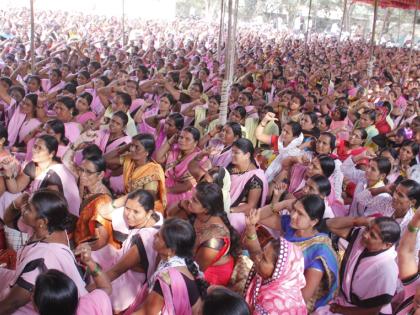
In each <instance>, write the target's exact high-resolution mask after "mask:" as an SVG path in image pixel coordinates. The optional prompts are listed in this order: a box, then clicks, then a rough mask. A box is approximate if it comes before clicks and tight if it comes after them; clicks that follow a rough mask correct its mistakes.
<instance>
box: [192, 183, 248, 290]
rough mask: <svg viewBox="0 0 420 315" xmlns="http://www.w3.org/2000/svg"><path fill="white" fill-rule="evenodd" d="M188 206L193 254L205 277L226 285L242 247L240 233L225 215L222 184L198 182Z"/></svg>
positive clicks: (212, 282) (214, 282)
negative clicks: (194, 238) (193, 233)
mask: <svg viewBox="0 0 420 315" xmlns="http://www.w3.org/2000/svg"><path fill="white" fill-rule="evenodd" d="M186 210H187V211H188V213H190V214H192V215H193V216H192V221H193V226H194V230H195V234H196V242H195V246H194V257H195V260H196V262H197V263H198V265H199V266H200V270H201V271H203V272H204V278H205V279H206V281H207V282H209V283H210V284H211V285H223V286H227V284H228V283H229V280H230V278H231V275H232V272H233V267H234V265H235V258H236V257H238V255H239V254H240V252H241V248H240V244H239V236H238V235H237V233H236V231H235V230H234V229H233V227H232V226H231V225H230V222H229V220H228V218H227V216H226V212H225V210H224V205H223V193H222V190H221V188H220V187H219V186H218V185H217V184H210V183H199V184H198V185H197V186H196V187H195V191H194V193H193V196H192V198H191V200H190V201H189V203H188V204H187V206H186Z"/></svg>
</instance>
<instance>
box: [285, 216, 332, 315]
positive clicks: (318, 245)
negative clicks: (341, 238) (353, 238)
mask: <svg viewBox="0 0 420 315" xmlns="http://www.w3.org/2000/svg"><path fill="white" fill-rule="evenodd" d="M281 227H282V229H283V232H284V238H285V239H286V240H288V241H289V242H292V243H295V244H296V245H298V246H299V247H300V249H301V250H302V252H303V257H304V261H305V270H306V269H309V268H313V269H317V270H319V271H321V272H323V277H322V280H321V285H320V286H319V287H318V289H317V291H316V292H315V294H314V296H313V297H312V299H311V300H310V301H308V303H307V308H308V311H309V312H312V311H314V310H316V309H317V308H318V307H320V306H324V305H327V304H328V302H329V301H331V300H332V298H333V297H334V294H335V292H336V291H337V288H338V279H339V276H338V272H339V266H338V259H337V255H336V253H335V251H334V249H333V247H332V244H331V240H330V238H329V236H328V235H327V234H325V233H318V234H316V235H315V236H312V237H297V236H295V230H294V229H293V228H292V227H291V226H290V216H289V215H283V216H282V217H281Z"/></svg>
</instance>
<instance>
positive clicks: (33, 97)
mask: <svg viewBox="0 0 420 315" xmlns="http://www.w3.org/2000/svg"><path fill="white" fill-rule="evenodd" d="M25 98H27V99H28V100H30V101H31V103H32V106H33V107H34V111H35V110H36V106H37V104H38V95H36V94H35V93H29V94H26V95H25Z"/></svg>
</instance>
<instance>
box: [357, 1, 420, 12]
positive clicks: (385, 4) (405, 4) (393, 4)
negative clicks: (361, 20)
mask: <svg viewBox="0 0 420 315" xmlns="http://www.w3.org/2000/svg"><path fill="white" fill-rule="evenodd" d="M353 2H363V3H367V4H371V5H375V0H353ZM416 2H417V0H379V1H378V6H379V7H381V8H398V9H404V10H414V9H415V8H416ZM417 9H420V4H419V5H418V6H417Z"/></svg>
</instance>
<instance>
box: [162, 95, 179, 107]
mask: <svg viewBox="0 0 420 315" xmlns="http://www.w3.org/2000/svg"><path fill="white" fill-rule="evenodd" d="M162 97H166V98H167V99H168V101H169V104H170V105H171V107H173V106H174V105H175V104H176V99H175V98H174V97H173V96H172V94H170V93H165V94H163V95H162V96H161V97H160V98H162Z"/></svg>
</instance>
